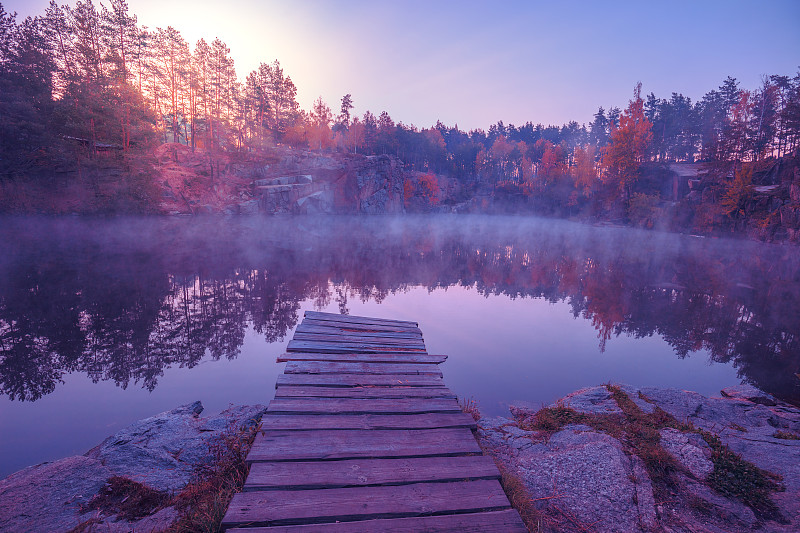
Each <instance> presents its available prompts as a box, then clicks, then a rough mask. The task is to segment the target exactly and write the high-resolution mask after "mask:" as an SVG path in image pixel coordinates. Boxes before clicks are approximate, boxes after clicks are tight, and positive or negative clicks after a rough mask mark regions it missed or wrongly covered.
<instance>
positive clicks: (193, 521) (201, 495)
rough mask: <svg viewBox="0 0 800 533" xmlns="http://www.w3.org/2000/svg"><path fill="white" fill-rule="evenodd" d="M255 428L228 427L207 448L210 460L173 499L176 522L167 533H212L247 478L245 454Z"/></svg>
mask: <svg viewBox="0 0 800 533" xmlns="http://www.w3.org/2000/svg"><path fill="white" fill-rule="evenodd" d="M257 431H258V427H257V426H253V427H250V428H247V429H243V430H239V429H237V428H235V427H231V428H229V429H228V431H227V432H225V433H223V434H222V435H220V436H219V438H218V439H217V440H216V441H215V442H214V443H212V444H211V445H210V447H209V451H210V452H211V455H212V458H213V459H212V460H211V461H210V462H209V464H208V465H207V466H204V467H201V468H200V469H198V471H197V475H196V477H195V480H194V481H192V482H191V483H189V485H187V486H186V488H184V489H183V491H181V493H180V494H178V496H177V497H176V498H175V507H176V508H177V509H178V511H179V512H180V513H181V517H180V519H179V520H178V521H177V522H176V523H174V524H173V525H172V527H170V528H169V529H168V530H167V532H168V533H203V532H206V533H216V532H217V531H219V526H220V523H221V522H222V518H223V516H224V515H225V511H226V509H227V508H228V504H229V503H230V501H231V498H233V495H234V494H235V493H237V492H240V491H241V490H242V487H243V486H244V482H245V479H246V478H247V473H248V470H249V468H248V465H247V453H248V452H249V451H250V446H251V445H252V444H253V439H255V436H256V433H257Z"/></svg>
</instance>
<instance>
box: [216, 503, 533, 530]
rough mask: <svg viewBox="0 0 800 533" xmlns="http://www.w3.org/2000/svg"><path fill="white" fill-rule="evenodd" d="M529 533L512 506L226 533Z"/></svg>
mask: <svg viewBox="0 0 800 533" xmlns="http://www.w3.org/2000/svg"><path fill="white" fill-rule="evenodd" d="M421 531H424V532H425V533H487V532H490V533H528V529H527V528H526V527H525V524H523V523H522V520H521V519H520V517H519V514H518V513H517V512H516V511H514V510H513V509H508V510H504V511H488V512H483V513H464V514H457V515H444V516H441V515H440V516H422V517H414V518H394V519H378V520H364V521H359V522H331V523H327V524H307V525H296V526H277V527H271V528H262V527H255V528H247V529H239V528H235V529H229V530H228V533H420V532H421Z"/></svg>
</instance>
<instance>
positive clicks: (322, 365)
mask: <svg viewBox="0 0 800 533" xmlns="http://www.w3.org/2000/svg"><path fill="white" fill-rule="evenodd" d="M345 372H346V373H348V374H395V375H396V374H409V375H430V376H439V377H441V376H442V371H441V370H439V366H438V365H434V364H425V363H415V364H411V363H408V364H400V363H397V364H395V363H329V362H327V361H289V362H288V363H286V368H285V369H284V373H286V374H340V373H345Z"/></svg>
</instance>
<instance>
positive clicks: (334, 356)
mask: <svg viewBox="0 0 800 533" xmlns="http://www.w3.org/2000/svg"><path fill="white" fill-rule="evenodd" d="M446 360H447V356H446V355H430V354H405V353H402V354H398V353H314V352H290V353H285V354H281V355H279V356H278V362H279V363H285V362H286V361H332V362H340V363H358V362H362V363H433V364H439V363H443V362H444V361H446Z"/></svg>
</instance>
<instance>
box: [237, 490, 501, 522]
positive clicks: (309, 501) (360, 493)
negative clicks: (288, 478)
mask: <svg viewBox="0 0 800 533" xmlns="http://www.w3.org/2000/svg"><path fill="white" fill-rule="evenodd" d="M508 508H509V504H508V499H507V498H506V496H505V494H504V493H503V489H502V488H501V487H500V483H499V482H498V481H496V480H476V481H461V482H452V483H415V484H411V485H389V486H378V487H350V488H342V489H319V490H287V491H284V490H271V491H257V492H242V493H239V494H235V495H234V497H233V500H232V501H231V503H230V506H229V507H228V512H227V513H226V514H225V518H223V520H222V527H223V528H225V527H230V526H235V525H242V524H250V525H282V524H285V525H289V524H293V523H295V524H297V523H303V522H307V521H313V522H334V521H337V520H338V521H353V520H365V519H377V518H403V517H412V516H425V515H436V514H442V513H466V512H478V511H493V510H503V509H508Z"/></svg>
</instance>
